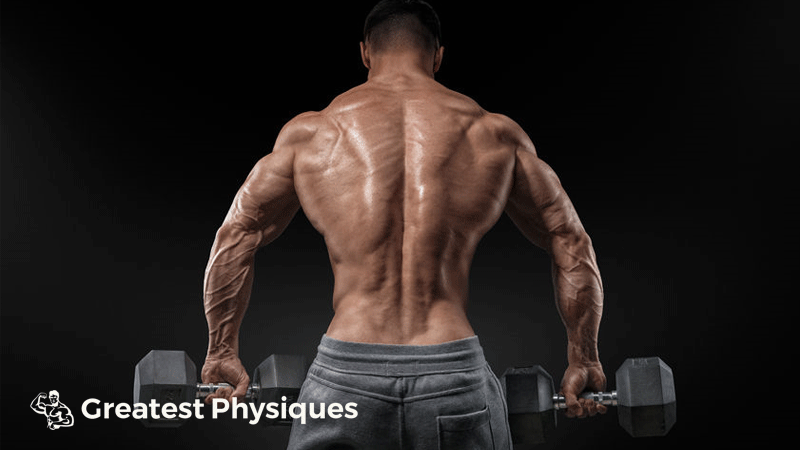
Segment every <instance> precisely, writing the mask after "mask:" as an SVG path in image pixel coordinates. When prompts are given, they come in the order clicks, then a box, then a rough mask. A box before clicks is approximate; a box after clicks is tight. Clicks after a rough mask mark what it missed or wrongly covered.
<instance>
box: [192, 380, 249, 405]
mask: <svg viewBox="0 0 800 450" xmlns="http://www.w3.org/2000/svg"><path fill="white" fill-rule="evenodd" d="M222 388H231V389H236V388H235V387H234V386H231V385H230V384H228V383H197V393H196V395H195V397H196V398H199V399H201V400H202V399H204V398H206V397H208V396H209V395H211V394H213V393H214V392H217V391H218V390H220V389H222ZM260 389H261V387H260V386H259V385H257V384H255V383H253V384H251V385H250V386H248V387H247V393H246V394H244V398H245V399H246V400H248V401H249V400H252V399H254V398H256V396H258V391H259V390H260Z"/></svg>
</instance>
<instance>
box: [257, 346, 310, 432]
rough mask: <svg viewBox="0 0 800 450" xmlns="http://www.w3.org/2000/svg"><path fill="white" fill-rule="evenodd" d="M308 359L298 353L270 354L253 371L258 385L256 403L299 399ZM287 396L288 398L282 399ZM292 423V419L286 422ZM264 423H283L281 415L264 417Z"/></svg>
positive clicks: (288, 403) (288, 401) (291, 401)
mask: <svg viewBox="0 0 800 450" xmlns="http://www.w3.org/2000/svg"><path fill="white" fill-rule="evenodd" d="M306 371H307V367H306V361H305V358H303V357H302V356H297V355H270V357H269V358H267V359H265V360H264V361H263V362H262V363H261V364H259V365H258V367H256V370H255V371H253V380H252V381H253V383H256V384H257V385H258V393H257V394H256V395H255V398H254V399H253V401H254V402H256V403H278V404H281V403H286V404H287V405H290V404H292V403H294V402H296V401H297V397H298V396H299V394H300V387H301V386H302V385H303V381H304V380H305V378H306ZM283 397H286V400H282V399H283ZM287 421H288V422H289V423H291V419H287V420H286V421H284V422H287ZM261 422H262V424H264V425H274V424H283V423H282V420H281V419H280V416H278V418H276V419H274V420H268V419H266V418H263V419H262V420H261Z"/></svg>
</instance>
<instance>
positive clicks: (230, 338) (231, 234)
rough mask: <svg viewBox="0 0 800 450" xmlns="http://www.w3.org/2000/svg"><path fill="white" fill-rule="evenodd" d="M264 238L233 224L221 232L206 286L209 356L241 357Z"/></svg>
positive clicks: (210, 263)
mask: <svg viewBox="0 0 800 450" xmlns="http://www.w3.org/2000/svg"><path fill="white" fill-rule="evenodd" d="M262 237H263V235H262V233H260V232H253V231H248V230H244V229H242V228H241V227H237V226H234V225H230V224H225V225H223V226H222V227H221V228H220V229H219V231H218V232H217V237H216V240H215V241H214V246H213V248H212V250H211V258H210V260H209V262H208V266H207V268H206V273H205V280H204V283H203V285H204V287H203V292H204V306H205V314H206V320H207V322H208V357H212V358H222V357H226V356H236V355H238V352H239V327H240V325H241V323H242V319H243V317H244V313H245V311H246V310H247V305H248V303H249V301H250V293H251V290H252V286H253V262H254V259H255V253H256V251H257V250H258V248H259V246H260V244H261V240H262Z"/></svg>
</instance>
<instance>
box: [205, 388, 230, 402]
mask: <svg viewBox="0 0 800 450" xmlns="http://www.w3.org/2000/svg"><path fill="white" fill-rule="evenodd" d="M232 392H233V389H231V388H230V387H222V388H219V389H217V390H216V391H214V392H213V393H211V394H210V395H208V396H207V397H206V399H205V404H207V405H210V404H211V402H212V401H213V400H214V399H215V398H221V399H223V400H228V401H230V399H231V393H232Z"/></svg>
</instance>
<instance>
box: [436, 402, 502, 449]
mask: <svg viewBox="0 0 800 450" xmlns="http://www.w3.org/2000/svg"><path fill="white" fill-rule="evenodd" d="M489 419H490V417H489V408H488V407H486V408H484V409H482V410H480V411H477V412H473V413H469V414H458V415H454V416H439V417H437V418H436V420H437V422H438V424H439V450H493V449H494V442H493V440H492V426H491V423H490V421H489Z"/></svg>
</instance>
